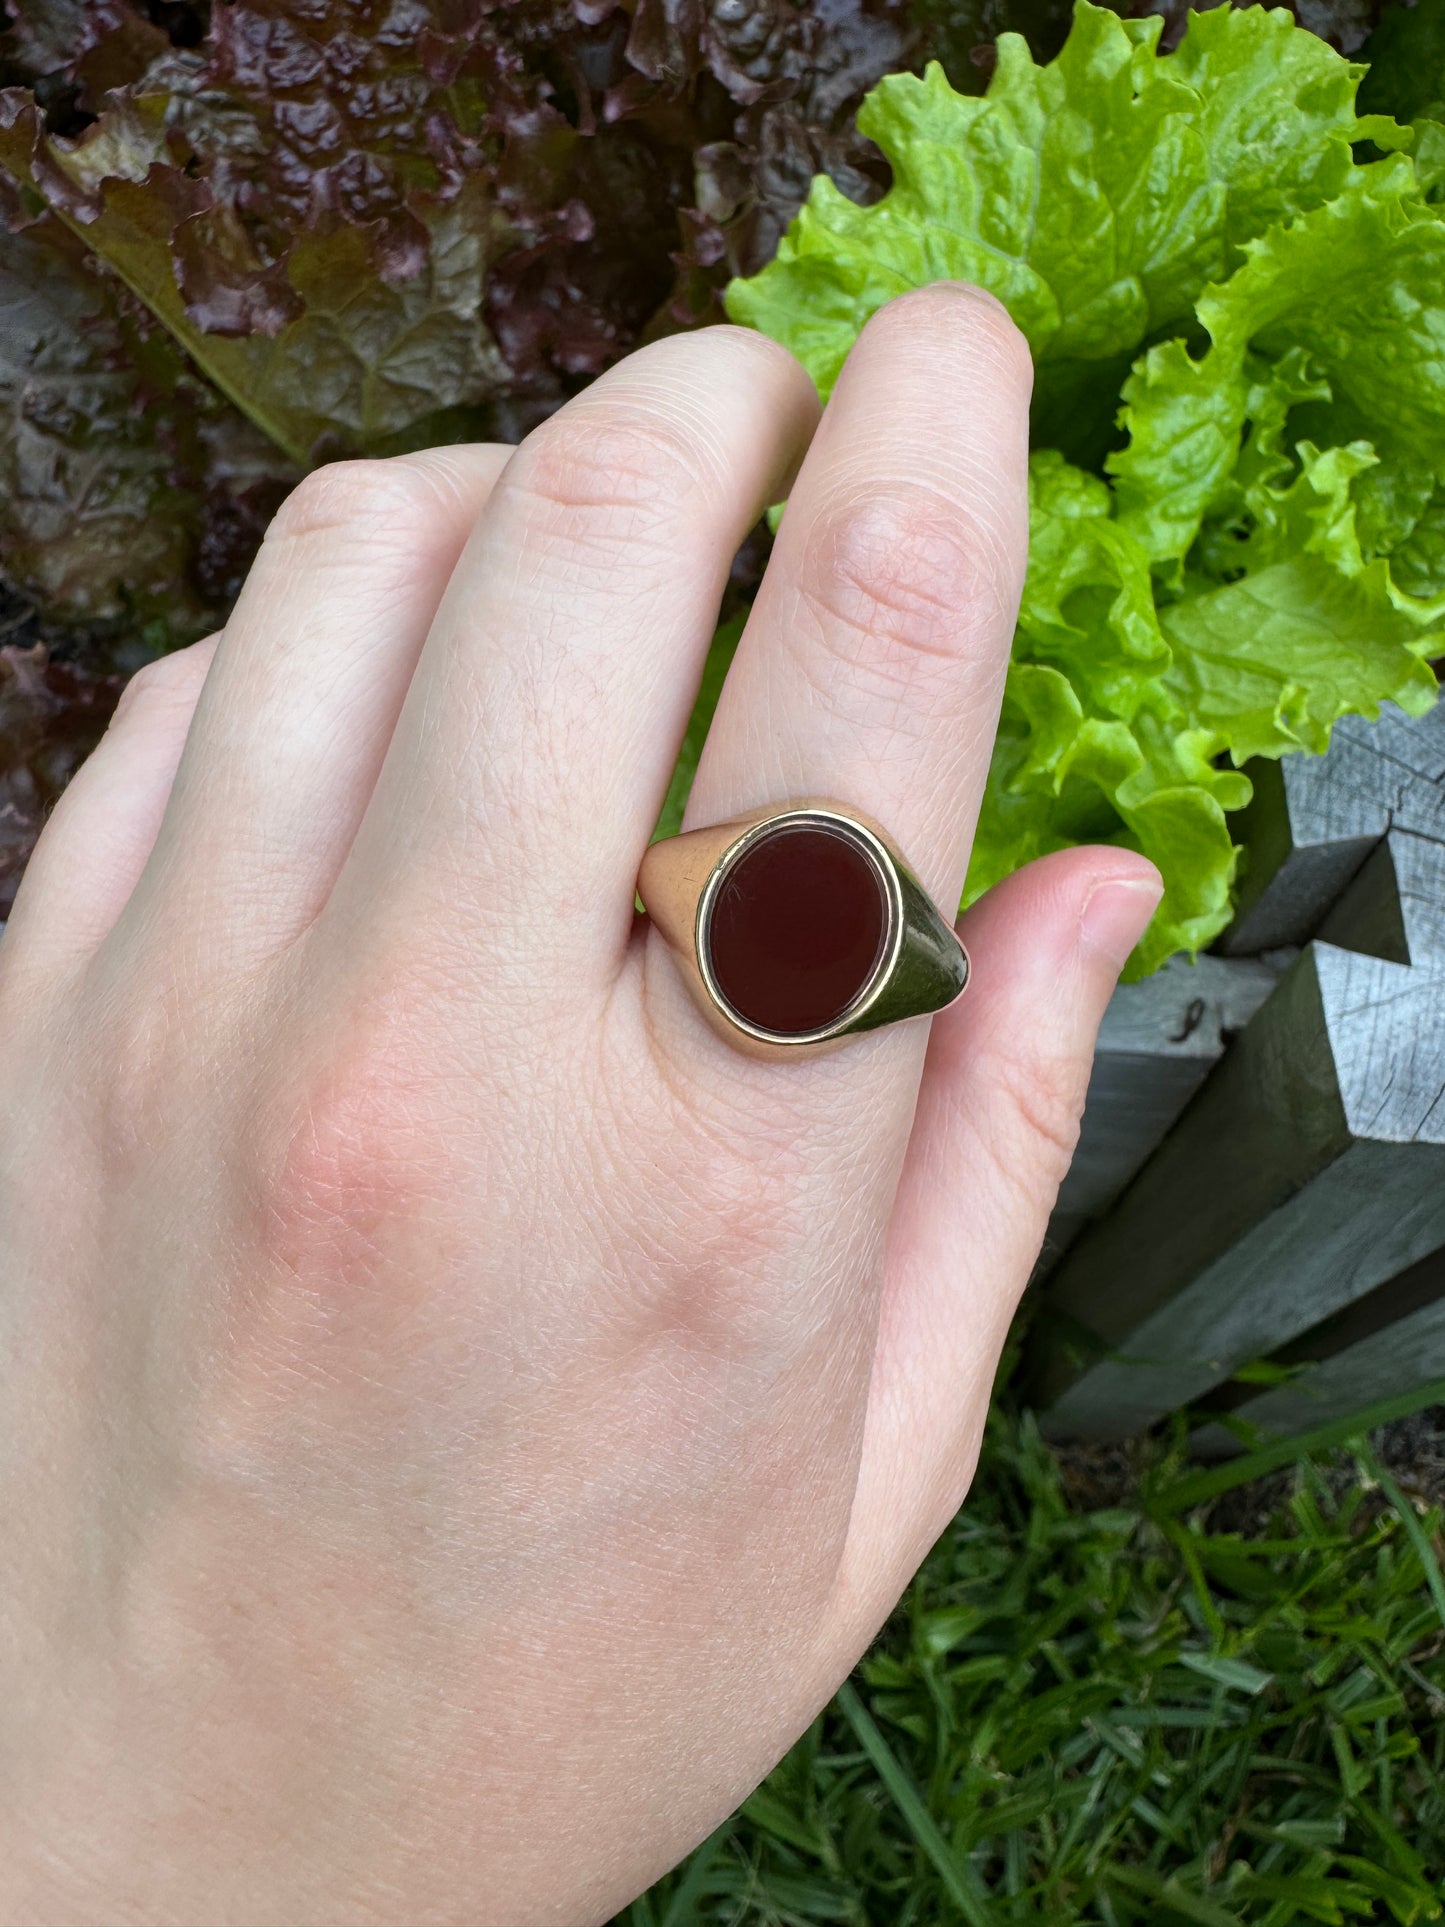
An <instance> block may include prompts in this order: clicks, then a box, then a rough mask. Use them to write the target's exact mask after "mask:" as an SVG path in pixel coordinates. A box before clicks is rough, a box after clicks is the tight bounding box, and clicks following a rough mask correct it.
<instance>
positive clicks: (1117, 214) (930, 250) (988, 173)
mask: <svg viewBox="0 0 1445 1927" xmlns="http://www.w3.org/2000/svg"><path fill="white" fill-rule="evenodd" d="M1161 24H1162V23H1161V22H1160V20H1159V19H1158V18H1157V17H1155V18H1151V19H1145V20H1120V19H1119V18H1118V17H1117V16H1116V15H1115V14H1113V13H1111V12H1109V11H1107V10H1106V9H1103V8H1097V7H1093V6H1090V5H1089V4H1087V0H1081V4H1080V5H1079V6H1078V8H1077V9H1076V12H1075V16H1074V26H1073V31H1072V32H1071V33H1070V35H1069V39H1068V41H1067V42H1066V44H1065V46H1064V48H1063V51H1062V52H1061V53H1060V54H1059V56H1058V58H1057V59H1056V60H1054V61H1052V62H1050V63H1049V64H1048V65H1047V66H1042V67H1041V66H1036V65H1035V64H1034V62H1033V60H1032V58H1031V57H1030V54H1029V51H1028V47H1027V45H1026V44H1025V42H1024V41H1023V40H1022V39H1021V38H1020V37H1019V36H1018V35H1016V34H1004V35H1002V36H1001V37H1000V39H999V43H998V67H997V70H996V72H995V74H994V77H993V81H992V84H991V85H990V87H989V90H988V94H987V96H986V97H985V98H983V99H981V100H979V99H970V98H966V97H964V96H962V95H960V94H956V93H954V91H953V89H952V88H951V87H950V86H949V84H948V81H947V79H946V78H945V76H944V73H943V70H942V68H941V67H939V66H937V65H932V66H930V67H929V68H928V70H927V72H926V73H925V75H924V77H923V78H922V79H918V78H916V77H914V76H913V75H909V74H899V75H894V76H891V77H890V78H888V79H886V80H883V81H881V82H880V83H879V85H878V86H877V87H876V88H875V89H874V90H873V92H872V94H871V95H870V96H869V97H868V100H867V101H866V102H865V104H864V106H863V108H862V110H861V111H860V113H859V117H858V125H859V127H860V128H861V129H862V131H863V132H865V133H867V134H869V135H870V136H871V137H872V138H873V140H875V141H876V142H877V144H878V146H879V147H880V148H881V149H882V150H883V152H884V154H885V155H886V157H887V159H888V161H889V163H890V165H891V167H892V169H893V186H892V188H891V190H890V192H889V193H888V194H887V195H886V196H885V197H884V199H883V200H882V201H880V202H879V203H878V204H877V205H876V206H875V207H870V208H860V207H857V206H855V205H854V203H853V202H851V201H849V200H847V199H846V198H845V197H844V196H843V195H842V194H841V193H839V191H838V190H837V188H835V187H834V186H833V184H832V183H831V182H830V181H827V180H825V179H819V180H817V181H815V182H814V184H813V189H812V192H811V193H810V195H809V197H808V202H807V205H806V207H805V208H804V210H803V212H802V213H801V214H800V216H799V217H798V219H797V221H796V222H795V223H794V224H793V226H792V228H791V229H790V230H789V232H788V234H787V235H786V237H785V238H784V240H783V242H782V245H781V246H780V247H779V249H778V254H777V257H776V259H775V260H774V261H773V262H772V263H771V264H770V265H769V266H768V267H767V268H765V269H764V270H763V271H762V273H761V274H759V275H756V276H754V277H753V278H752V279H751V280H748V281H738V282H734V283H733V285H732V287H731V288H730V289H729V291H728V297H727V305H728V309H729V312H730V313H731V314H732V316H733V318H734V319H735V320H738V321H743V322H747V323H750V324H751V325H752V326H754V327H758V328H761V329H763V330H764V331H765V332H766V333H768V334H771V335H774V336H776V338H777V339H778V340H780V341H783V342H785V343H786V344H787V345H788V346H789V347H790V348H791V349H792V350H793V351H794V353H795V354H797V355H798V356H799V357H800V358H801V360H802V361H803V362H804V363H805V365H806V366H807V368H808V369H809V371H810V373H811V374H812V375H813V377H814V379H815V381H816V382H817V384H818V387H819V389H820V391H821V392H822V393H823V394H825V395H826V394H827V393H828V392H829V390H830V389H831V387H832V384H833V382H834V381H835V380H836V378H837V375H838V371H839V369H840V368H841V367H842V365H843V360H844V357H845V356H846V355H847V352H848V349H849V348H850V347H851V345H852V343H853V341H854V339H855V338H856V336H857V333H858V330H859V328H860V327H861V326H862V324H863V322H864V321H865V320H866V319H867V317H868V316H869V315H870V314H871V313H873V311H874V310H875V309H877V308H879V307H881V306H882V305H883V303H884V302H885V301H887V300H888V299H890V298H891V297H892V296H893V295H895V294H899V293H901V292H902V291H903V290H904V289H906V288H911V287H920V286H923V285H924V284H925V283H927V282H930V281H937V280H941V279H945V278H953V279H959V280H965V281H972V282H975V283H977V284H978V285H979V286H981V287H985V288H987V289H989V290H990V292H991V293H993V294H996V295H997V296H998V297H999V299H1000V300H1002V301H1003V302H1004V303H1005V304H1006V305H1007V307H1008V309H1009V311H1010V313H1011V314H1012V315H1013V317H1014V320H1015V321H1016V322H1017V323H1018V325H1019V327H1020V328H1021V329H1022V330H1023V332H1024V334H1025V335H1026V336H1027V337H1028V341H1029V345H1030V347H1031V348H1032V350H1033V353H1034V357H1035V360H1036V361H1037V362H1038V363H1039V367H1040V408H1039V412H1038V413H1037V414H1036V422H1037V424H1038V429H1039V436H1038V438H1039V439H1040V440H1041V441H1044V442H1057V443H1058V444H1059V445H1061V446H1065V447H1067V446H1068V445H1069V433H1070V427H1071V419H1070V418H1071V417H1072V416H1073V414H1074V413H1075V412H1076V411H1077V407H1078V404H1079V400H1080V396H1081V394H1082V393H1083V392H1085V389H1086V386H1087V385H1089V384H1092V383H1093V382H1094V380H1095V379H1096V374H1097V371H1096V370H1095V369H1094V368H1093V366H1092V364H1096V363H1098V362H1101V361H1102V362H1106V363H1121V358H1122V365H1120V366H1119V369H1118V372H1119V375H1120V376H1122V374H1123V372H1124V369H1125V368H1126V367H1127V364H1128V361H1129V360H1130V359H1131V358H1132V356H1133V354H1134V353H1135V351H1136V350H1137V349H1138V347H1139V346H1140V344H1141V343H1142V342H1144V341H1145V340H1146V338H1148V337H1149V336H1151V335H1155V334H1157V333H1158V332H1159V331H1160V330H1162V329H1167V328H1171V327H1173V326H1175V325H1177V324H1179V323H1180V322H1183V321H1185V320H1186V319H1187V318H1188V316H1189V313H1190V308H1191V305H1192V303H1193V301H1194V300H1195V299H1196V297H1197V296H1198V294H1199V293H1200V291H1201V290H1202V289H1203V288H1204V287H1205V285H1206V284H1207V283H1208V282H1209V281H1211V280H1217V279H1219V278H1221V277H1222V276H1223V275H1225V274H1226V273H1227V272H1228V271H1229V270H1230V269H1231V267H1233V266H1234V265H1236V264H1237V262H1238V260H1239V259H1240V250H1241V249H1242V247H1243V246H1244V244H1245V243H1246V242H1247V241H1249V240H1251V239H1252V238H1254V237H1255V236H1257V235H1259V234H1262V233H1264V232H1266V231H1267V230H1268V229H1269V228H1270V227H1271V226H1273V225H1274V224H1275V223H1277V222H1279V221H1281V220H1287V219H1289V218H1290V217H1292V216H1293V215H1295V214H1297V213H1299V212H1301V211H1303V210H1304V209H1306V208H1310V207H1315V206H1318V205H1320V204H1321V203H1322V202H1324V201H1327V200H1329V199H1330V198H1331V197H1332V196H1333V195H1335V194H1337V193H1338V192H1339V190H1340V187H1341V184H1342V183H1343V181H1344V179H1345V177H1346V176H1347V174H1348V173H1349V171H1350V169H1351V167H1352V165H1353V161H1352V156H1351V151H1350V143H1351V142H1352V141H1355V140H1359V139H1360V138H1362V137H1363V135H1364V133H1365V132H1367V131H1369V130H1368V129H1366V127H1365V126H1364V124H1362V123H1361V122H1360V121H1358V120H1357V118H1356V116H1355V112H1354V91H1355V84H1356V81H1357V80H1358V78H1359V71H1360V70H1359V69H1357V68H1354V67H1351V66H1350V65H1349V64H1348V63H1347V62H1345V61H1343V60H1341V59H1340V57H1339V56H1338V55H1337V54H1335V53H1333V52H1332V51H1331V50H1330V49H1329V48H1328V47H1326V46H1325V45H1324V43H1323V42H1322V41H1319V40H1317V39H1315V38H1314V36H1313V35H1311V34H1307V33H1304V32H1302V31H1300V30H1299V29H1297V28H1296V27H1295V26H1294V24H1293V22H1292V21H1291V19H1290V18H1289V16H1288V15H1287V14H1285V13H1283V12H1282V11H1277V12H1266V11H1265V10H1264V9H1262V8H1253V7H1252V8H1249V9H1247V10H1245V11H1243V12H1235V11H1233V10H1232V9H1229V8H1220V9H1218V10H1217V11H1215V12H1211V13H1207V14H1202V15H1199V16H1197V17H1196V18H1195V19H1194V21H1193V22H1192V24H1191V27H1190V31H1189V33H1188V36H1187V37H1186V39H1185V41H1184V43H1183V45H1182V46H1181V48H1180V49H1179V51H1178V52H1177V53H1175V54H1172V55H1168V56H1163V57H1161V56H1160V55H1158V54H1157V53H1156V52H1155V46H1156V43H1157V41H1158V38H1159V31H1160V27H1161Z"/></svg>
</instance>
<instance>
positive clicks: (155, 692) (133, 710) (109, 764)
mask: <svg viewBox="0 0 1445 1927" xmlns="http://www.w3.org/2000/svg"><path fill="white" fill-rule="evenodd" d="M218 640H219V638H218V637H216V636H207V637H206V639H205V640H204V641H203V642H196V643H192V644H191V646H190V647H189V648H188V649H178V650H176V651H175V653H174V654H172V655H169V656H161V657H159V658H158V659H157V660H156V661H155V662H151V663H147V664H146V665H145V666H144V668H142V669H139V670H137V671H136V673H135V675H134V676H132V677H131V679H130V681H129V682H128V683H127V684H126V686H125V688H124V689H123V690H122V691H121V697H120V701H119V703H118V704H117V705H116V710H115V714H114V715H113V716H112V717H111V719H110V726H109V728H108V729H107V730H106V733H105V735H104V736H103V737H102V738H101V740H100V742H99V743H98V744H97V745H96V747H95V749H94V750H93V751H92V752H91V754H90V755H89V757H88V758H87V759H86V761H85V762H84V763H82V765H81V766H80V768H79V769H78V770H77V771H76V773H75V775H74V776H73V777H72V778H71V781H70V783H69V786H68V787H67V788H66V790H65V793H64V795H63V796H62V797H61V798H60V801H59V802H58V803H57V804H56V806H55V809H54V810H53V812H52V813H51V816H50V820H49V822H47V824H46V825H45V828H44V830H43V831H42V832H41V836H40V840H39V842H38V843H37V844H36V846H35V851H34V854H33V855H32V856H31V858H30V862H29V864H28V865H27V867H26V871H25V875H24V877H23V878H22V879H21V883H20V889H19V892H18V894H17V896H16V898H15V907H14V909H13V910H12V911H11V913H10V921H9V922H8V923H7V924H6V925H4V931H5V941H4V948H3V956H4V958H5V962H6V965H7V968H9V969H10V970H22V971H28V970H31V969H36V970H39V971H41V972H43V973H45V974H46V975H50V974H53V973H54V972H55V971H56V970H60V969H65V968H66V967H67V966H74V965H75V964H77V963H80V962H82V961H83V960H84V959H85V958H87V957H89V955H90V954H91V953H92V952H93V951H94V950H95V949H96V948H97V946H98V945H99V944H100V942H101V940H102V938H103V937H105V935H106V934H107V933H108V931H109V930H110V929H111V926H112V925H113V924H114V923H115V921H116V918H117V917H118V916H119V915H120V913H121V911H122V909H124V907H125V905H126V903H127V901H128V900H129V898H130V894H131V891H132V890H133V889H134V888H135V885H136V882H137V881H138V879H139V877H140V873H141V871H142V870H143V869H144V867H145V863H146V859H147V857H148V856H149V855H150V852H151V847H152V845H153V844H154V842H155V840H156V834H157V832H158V831H159V829H160V824H161V818H162V816H163V815H164V814H165V808H166V803H167V801H168V800H169V797H170V793H171V785H172V783H173V782H174V781H175V775H176V768H177V765H178V764H179V762H180V760H181V751H182V750H183V749H184V748H185V742H186V736H187V733H188V732H189V730H190V726H191V718H192V716H194V714H195V711H196V703H197V701H198V699H199V697H200V693H201V686H202V684H203V683H204V682H205V680H206V674H207V671H208V670H209V669H210V666H211V658H212V657H213V656H214V654H215V652H216V644H217V641H218Z"/></svg>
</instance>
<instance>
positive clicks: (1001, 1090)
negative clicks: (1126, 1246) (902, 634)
mask: <svg viewBox="0 0 1445 1927" xmlns="http://www.w3.org/2000/svg"><path fill="white" fill-rule="evenodd" d="M1160 887H1161V886H1160V880H1159V873H1158V872H1157V870H1155V869H1154V866H1153V865H1152V864H1150V863H1148V862H1147V861H1146V860H1145V859H1144V858H1143V857H1131V856H1129V855H1128V854H1127V853H1125V852H1122V851H1120V850H1116V849H1108V848H1083V849H1076V850H1067V851H1060V852H1058V853H1056V854H1055V855H1052V856H1046V857H1041V858H1040V859H1039V860H1038V861H1037V862H1035V863H1031V864H1029V865H1028V866H1027V867H1026V868H1024V869H1022V870H1019V871H1016V872H1015V873H1014V875H1012V876H1010V877H1007V878H1005V879H1004V881H1003V882H1002V883H999V884H997V885H996V886H995V887H994V888H993V889H992V890H990V891H989V892H988V894H987V895H986V896H984V897H982V898H981V899H980V900H979V902H978V903H976V904H975V905H974V906H973V908H972V909H971V910H970V911H969V912H968V914H967V915H966V916H965V917H964V918H963V919H962V921H961V922H960V925H959V934H960V935H961V936H962V938H963V940H964V942H965V944H966V945H967V946H968V948H969V951H970V954H971V955H972V956H973V958H974V959H975V964H976V970H977V978H976V988H975V990H974V991H973V992H971V993H970V995H969V996H967V997H965V998H964V999H963V1000H962V1002H961V1003H959V1004H957V1005H955V1006H954V1008H953V1009H951V1010H948V1011H946V1012H944V1013H943V1014H942V1015H941V1016H939V1017H937V1018H935V1019H934V1023H933V1033H932V1037H931V1039H930V1044H929V1052H928V1060H927V1065H926V1068H925V1072H924V1078H923V1084H922V1088H921V1091H920V1093H919V1101H918V1109H917V1113H916V1116H915V1120H914V1126H913V1132H912V1136H911V1138H910V1140H909V1147H908V1156H907V1160H906V1163H905V1166H904V1173H903V1178H902V1182H901V1184H900V1186H899V1191H898V1197H897V1201H896V1204H895V1208H894V1213H893V1219H892V1222H891V1225H890V1228H889V1236H888V1248H887V1257H886V1262H885V1284H884V1292H883V1300H882V1307H881V1314H880V1320H879V1334H878V1344H877V1349H876V1352H875V1356H874V1362H873V1376H872V1380H871V1382H870V1386H869V1394H868V1416H867V1420H866V1423H865V1428H864V1443H863V1457H862V1463H861V1467H860V1473H859V1482H858V1493H857V1499H856V1502H855V1505H854V1511H853V1520H852V1525H851V1527H850V1534H849V1545H848V1553H847V1560H846V1564H845V1573H844V1579H845V1583H844V1586H843V1588H842V1592H841V1595H840V1598H841V1601H842V1606H841V1610H842V1611H843V1612H844V1613H845V1614H848V1613H851V1614H855V1615H856V1616H857V1619H858V1625H859V1628H860V1629H863V1628H868V1629H871V1627H872V1626H873V1625H874V1624H876V1623H878V1622H879V1621H881V1619H882V1617H883V1616H884V1615H885V1614H886V1613H887V1612H888V1611H889V1610H890V1609H891V1607H892V1605H893V1603H894V1601H895V1600H896V1599H897V1597H898V1595H899V1593H900V1592H901V1591H902V1590H903V1587H904V1586H905V1585H906V1584H907V1582H908V1580H909V1579H910V1578H911V1576H912V1574H913V1573H914V1571H915V1570H916V1569H917V1567H918V1565H919V1564H920V1563H921V1561H922V1560H923V1558H924V1556H925V1554H926V1553H927V1551H928V1549H929V1547H930V1546H931V1545H932V1544H933V1542H934V1540H935V1539H936V1538H937V1537H938V1535H939V1533H940V1532H942V1530H943V1529H944V1527H945V1526H946V1525H947V1523H948V1521H949V1520H950V1519H951V1518H952V1517H953V1515H954V1513H955V1512H956V1511H957V1510H958V1507H959V1506H960V1504H961V1503H962V1501H963V1498H964V1494H965V1493H966V1491H967V1489H968V1484H969V1481H970V1479H971V1478H972V1476H973V1468H974V1464H975V1462H976V1460H977V1456H978V1446H979V1440H980V1436H981V1434H982V1430H983V1423H984V1418H985V1415H986V1413H987V1410H988V1400H989V1393H990V1389H991V1387H992V1385H993V1379H994V1373H995V1371H996V1369H997V1366H998V1361H999V1355H1000V1353H1001V1351H1002V1349H1003V1344H1004V1340H1005V1338H1006V1336H1007V1333H1008V1328H1009V1323H1010V1321H1011V1319H1012V1317H1013V1315H1014V1311H1015V1308H1016V1306H1017V1303H1018V1299H1019V1294H1020V1293H1021V1292H1022V1290H1023V1287H1024V1285H1025V1283H1026V1282H1027V1279H1028V1276H1029V1273H1030V1271H1031V1270H1032V1268H1033V1264H1034V1261H1035V1259H1036V1258H1037V1256H1038V1252H1039V1248H1040V1245H1041V1244H1042V1242H1043V1237H1044V1230H1045V1227H1046V1225H1047V1223H1048V1218H1049V1213H1050V1211H1051V1210H1052V1209H1053V1206H1054V1200H1055V1197H1056V1195H1057V1193H1058V1187H1059V1184H1060V1182H1061V1181H1062V1179H1063V1176H1064V1173H1065V1172H1066V1170H1067V1169H1068V1166H1069V1161H1070V1158H1071V1157H1072V1155H1073V1148H1074V1143H1075V1140H1076V1138H1077V1134H1078V1124H1079V1118H1080V1115H1081V1113H1082V1111H1083V1106H1084V1097H1085V1093H1086V1092H1087V1089H1088V1083H1089V1073H1090V1070H1091V1068H1092V1064H1093V1054H1094V1042H1095V1038H1096V1036H1097V1033H1098V1028H1099V1021H1100V1019H1101V1018H1102V1016H1103V1014H1104V1008H1105V1006H1106V1004H1107V1003H1108V1001H1109V998H1110V995H1111V994H1112V992H1113V989H1114V985H1115V982H1116V980H1117V976H1118V972H1119V969H1120V967H1121V966H1122V965H1123V963H1124V960H1125V959H1126V958H1127V956H1128V954H1129V952H1130V950H1131V949H1132V948H1133V947H1134V944H1135V943H1136V942H1137V940H1138V938H1139V936H1140V934H1141V933H1142V931H1143V928H1144V926H1145V924H1146V923H1147V922H1148V920H1149V918H1150V916H1151V915H1152V914H1153V910H1154V906H1155V905H1156V904H1157V902H1158V901H1159V895H1160ZM860 1636H861V1637H865V1638H866V1636H867V1632H866V1631H862V1630H860Z"/></svg>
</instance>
